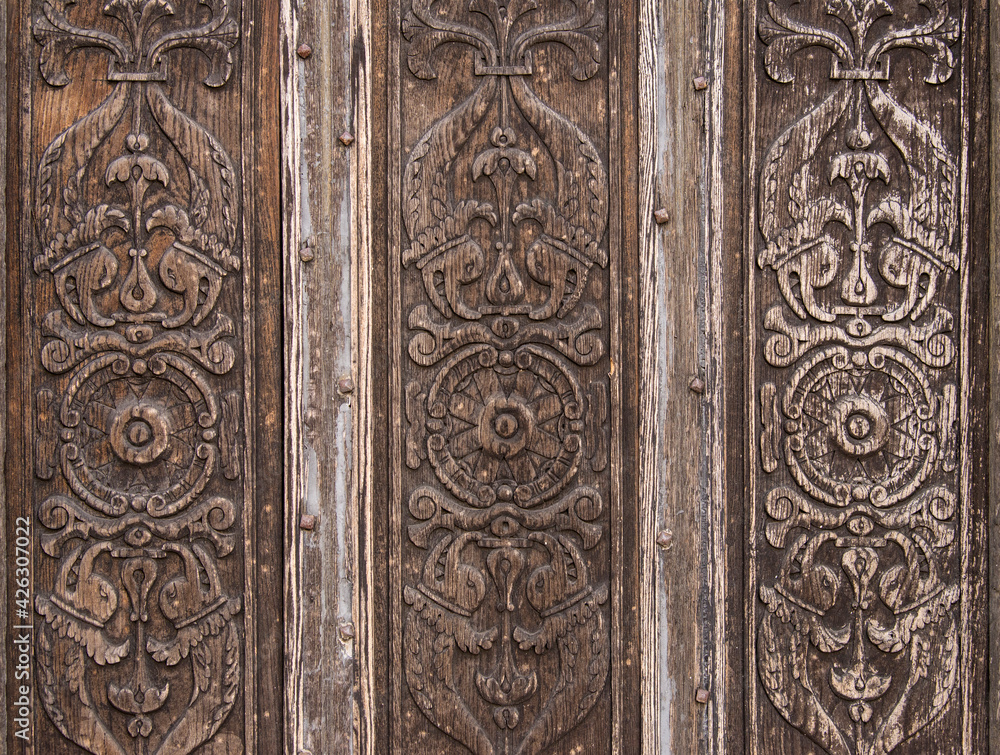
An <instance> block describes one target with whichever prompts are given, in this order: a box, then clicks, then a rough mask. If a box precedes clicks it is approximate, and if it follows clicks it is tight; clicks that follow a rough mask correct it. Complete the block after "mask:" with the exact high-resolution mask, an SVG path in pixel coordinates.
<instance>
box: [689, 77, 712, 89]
mask: <svg viewBox="0 0 1000 755" xmlns="http://www.w3.org/2000/svg"><path fill="white" fill-rule="evenodd" d="M692 83H693V84H694V88H695V89H696V90H697V91H699V92H700V91H701V90H702V89H708V79H706V78H705V77H704V76H697V77H695V80H694V81H693V82H692Z"/></svg>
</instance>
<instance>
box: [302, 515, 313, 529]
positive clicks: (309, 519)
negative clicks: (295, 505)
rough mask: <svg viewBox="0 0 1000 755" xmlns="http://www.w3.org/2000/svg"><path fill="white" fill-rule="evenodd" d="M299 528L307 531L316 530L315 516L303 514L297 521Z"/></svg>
mask: <svg viewBox="0 0 1000 755" xmlns="http://www.w3.org/2000/svg"><path fill="white" fill-rule="evenodd" d="M299 528H300V529H304V530H309V531H312V530H314V529H316V515H315V514H303V515H302V518H301V519H299Z"/></svg>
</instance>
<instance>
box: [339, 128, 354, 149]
mask: <svg viewBox="0 0 1000 755" xmlns="http://www.w3.org/2000/svg"><path fill="white" fill-rule="evenodd" d="M340 143H341V144H343V145H344V146H345V147H350V146H351V145H352V144H354V134H352V133H351V132H350V131H345V132H344V133H342V134H341V135H340Z"/></svg>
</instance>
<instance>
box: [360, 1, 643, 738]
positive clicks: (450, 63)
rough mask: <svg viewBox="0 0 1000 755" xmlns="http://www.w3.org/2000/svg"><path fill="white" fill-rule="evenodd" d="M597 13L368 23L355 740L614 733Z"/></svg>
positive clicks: (456, 7)
mask: <svg viewBox="0 0 1000 755" xmlns="http://www.w3.org/2000/svg"><path fill="white" fill-rule="evenodd" d="M621 11H622V12H619V13H616V12H613V10H612V8H610V7H609V6H608V5H607V4H606V3H604V2H603V0H602V1H601V2H592V1H590V0H572V1H571V2H564V3H535V2H530V1H526V0H515V1H514V2H509V3H506V2H496V1H495V0H475V1H474V2H471V3H470V2H468V1H467V0H455V1H454V2H438V3H434V4H433V7H432V4H431V3H427V2H424V1H422V0H413V1H412V2H411V1H410V0H404V1H403V2H394V3H388V4H387V7H386V8H383V9H381V11H380V12H381V13H382V14H384V15H383V16H382V17H381V18H377V19H376V20H375V21H374V22H373V28H374V29H381V28H386V29H388V33H387V38H383V39H378V38H377V37H376V44H381V45H384V47H383V49H382V50H379V51H377V52H376V54H375V55H374V56H373V57H374V60H375V61H377V63H376V64H377V65H379V64H381V65H384V66H385V67H384V68H383V72H384V75H385V76H386V82H387V83H386V87H385V89H386V92H387V97H386V99H384V100H383V101H382V105H381V106H382V107H383V108H384V109H383V110H382V112H381V113H380V114H378V116H377V117H378V119H377V120H376V126H375V128H374V134H375V136H374V138H375V139H376V140H382V142H383V144H384V145H385V146H386V148H385V151H384V153H382V154H384V155H385V157H384V159H385V164H384V167H382V166H379V165H376V166H375V168H374V174H375V176H376V178H378V177H380V176H387V177H388V181H387V182H384V183H382V182H378V183H377V184H376V186H377V190H376V197H377V199H376V204H375V207H376V212H377V213H378V214H377V216H376V221H375V227H376V230H377V231H379V232H381V233H385V235H384V236H381V237H380V238H379V239H378V240H377V241H376V243H375V248H376V249H377V250H381V249H386V250H387V254H386V255H385V256H382V254H381V251H378V252H377V253H376V275H378V276H379V278H380V279H381V280H380V281H377V282H376V283H375V285H374V290H375V291H376V295H377V299H376V304H375V310H376V311H377V312H379V313H380V315H383V316H384V317H379V318H378V319H377V320H376V324H375V328H376V331H377V333H378V334H377V335H376V336H375V338H376V339H385V340H384V344H385V347H383V346H381V345H380V346H378V347H377V348H376V353H375V359H376V367H375V370H374V373H375V374H376V375H377V376H379V378H380V385H381V390H384V391H385V394H384V395H385V397H386V402H387V406H386V409H387V411H386V412H385V414H384V417H385V424H384V425H382V426H381V427H379V428H378V429H377V433H378V435H377V436H376V440H375V449H376V453H377V454H379V455H378V456H377V458H379V459H380V461H381V464H379V465H378V466H379V468H380V469H382V470H385V471H386V473H387V474H386V476H385V477H384V478H383V479H381V480H380V482H381V483H382V484H384V485H385V487H384V495H385V499H384V500H387V501H388V502H389V503H388V506H387V508H386V518H385V519H384V520H382V521H380V522H378V523H377V526H378V527H379V528H380V529H379V536H378V537H377V538H376V541H377V542H378V543H379V544H380V545H382V544H384V549H383V548H382V547H379V548H378V550H377V551H376V559H375V563H376V564H384V563H387V564H388V565H389V569H388V574H385V573H384V572H383V573H381V574H379V575H378V576H379V577H380V578H381V579H386V580H387V583H386V587H387V589H385V590H380V591H378V592H377V594H376V595H377V598H376V599H377V600H380V601H381V605H380V606H379V608H378V610H379V611H380V612H381V615H382V621H384V624H383V631H384V632H385V634H384V635H383V640H382V641H384V642H386V647H387V653H388V655H387V658H386V660H385V665H384V666H383V667H382V669H381V670H380V672H381V673H382V674H384V676H383V677H382V681H381V682H379V683H378V688H377V689H378V692H377V694H380V695H384V696H385V699H386V700H387V702H388V704H387V705H385V706H384V709H383V711H382V713H381V716H382V717H381V719H380V723H379V725H377V726H376V727H375V736H376V737H377V738H378V744H377V746H376V747H375V751H377V752H404V751H406V749H407V748H408V747H411V746H413V743H419V747H420V748H422V749H423V750H424V751H427V752H445V751H448V752H452V751H453V752H464V751H471V752H474V753H478V755H486V754H488V753H497V754H499V753H515V752H519V753H538V752H543V751H545V752H605V751H611V750H612V748H614V749H615V750H616V751H622V752H629V751H632V752H634V751H636V749H634V748H636V747H637V746H638V745H637V744H636V743H637V741H638V735H639V726H638V722H637V715H638V712H639V711H638V708H636V707H635V706H634V705H631V704H630V703H629V699H630V696H632V699H634V696H635V695H636V693H637V690H638V684H637V678H638V677H637V672H638V664H635V665H632V664H631V662H630V658H631V657H633V656H635V655H636V654H637V652H638V651H637V644H636V638H635V633H636V622H635V617H636V614H635V611H634V610H633V608H632V606H633V605H634V601H635V590H636V588H637V579H635V578H634V574H635V564H636V558H635V547H634V540H635V534H634V533H635V526H636V508H635V500H636V497H635V494H634V490H635V486H636V475H635V472H634V470H635V466H634V465H635V452H634V451H635V445H636V440H637V439H636V433H635V428H636V426H637V425H636V422H635V411H636V394H635V388H636V383H635V379H636V366H635V364H636V339H635V293H634V292H635V285H636V269H637V264H636V260H637V256H636V255H637V249H636V245H635V242H634V238H635V223H634V219H635V201H636V187H637V181H636V174H635V162H636V158H637V148H636V139H635V133H634V123H635V121H634V108H635V73H634V71H635V67H636V57H635V51H634V50H635V43H636V40H635V28H636V27H635V8H634V7H632V6H631V5H630V4H626V7H625V8H624V9H621ZM383 24H385V25H384V26H383ZM382 129H384V131H383V130H382ZM381 381H384V382H381ZM383 465H384V466H383ZM379 497H380V496H379V495H378V494H377V495H376V499H378V498H379ZM383 558H384V559H385V560H383Z"/></svg>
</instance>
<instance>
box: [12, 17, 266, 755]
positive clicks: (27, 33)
mask: <svg viewBox="0 0 1000 755" xmlns="http://www.w3.org/2000/svg"><path fill="white" fill-rule="evenodd" d="M9 8H10V10H11V12H10V16H11V21H12V26H13V30H14V34H13V39H14V40H16V44H19V48H18V50H19V52H18V55H17V68H18V69H19V78H15V79H14V81H15V84H14V87H16V91H18V92H19V95H18V96H17V98H16V99H15V102H16V101H18V100H20V101H21V102H23V105H24V107H23V109H20V110H19V109H18V108H12V109H11V117H12V123H13V124H14V128H12V129H11V133H13V134H18V135H19V138H18V139H16V140H15V141H14V142H13V145H14V147H13V148H12V154H11V159H10V162H11V166H12V167H11V170H10V172H9V176H11V177H12V178H14V179H16V180H15V181H12V182H11V185H20V186H24V187H25V191H24V192H23V194H22V195H21V196H15V197H14V198H13V200H12V202H11V208H12V209H11V216H12V219H13V221H14V226H13V227H14V229H15V232H14V233H13V234H12V235H11V236H10V237H9V240H10V243H9V244H8V271H9V283H8V297H9V298H8V302H9V305H10V306H9V309H8V313H7V314H8V319H7V323H8V337H9V341H10V344H11V351H10V354H11V358H9V359H8V386H9V387H10V393H9V396H10V407H11V411H10V413H9V417H10V423H9V428H10V433H11V437H12V448H18V449H19V450H20V451H21V453H20V454H12V455H11V456H10V457H9V458H8V469H7V473H8V477H7V479H8V484H9V488H8V496H9V497H8V507H7V512H8V523H7V526H8V528H9V529H8V532H10V533H11V534H12V535H14V537H13V538H12V539H9V540H8V555H9V557H10V563H12V564H14V565H15V568H13V569H12V570H11V571H10V577H11V580H10V582H9V584H8V589H9V590H10V592H9V595H10V596H11V598H12V600H13V601H14V602H13V603H12V606H13V607H14V610H12V611H11V612H10V613H9V614H8V632H10V633H11V635H10V636H12V637H24V638H26V642H27V643H29V644H30V646H31V648H32V651H33V655H34V660H35V662H34V664H33V665H30V664H29V666H28V667H27V669H26V671H25V674H24V675H23V676H15V675H10V676H9V677H8V679H9V686H8V695H9V697H8V699H9V700H15V699H18V698H19V697H24V696H25V692H26V694H27V698H28V699H29V700H30V703H29V705H28V706H27V709H26V710H25V711H24V712H25V713H26V715H19V716H18V717H17V718H16V719H13V718H12V719H11V720H10V721H9V724H10V726H9V740H8V748H9V750H8V751H10V752H22V751H26V750H25V748H26V747H27V746H28V743H29V742H30V745H31V746H32V747H33V748H34V751H35V752H46V753H71V752H72V753H76V752H82V751H88V752H93V753H100V754H101V755H104V754H106V753H120V754H123V753H154V752H155V753H163V755H168V754H169V755H181V754H182V753H189V752H193V751H195V750H198V751H199V752H212V753H220V754H221V753H237V752H248V753H250V752H277V751H278V749H279V746H280V745H279V743H280V741H281V737H280V730H279V728H280V727H279V723H278V722H279V720H280V704H281V681H280V680H281V676H280V673H281V651H280V648H281V637H282V635H281V631H280V621H279V622H275V621H274V620H273V617H274V615H275V612H276V610H278V611H280V605H281V603H280V600H281V580H280V574H281V570H280V564H281V561H280V550H281V549H280V546H279V545H278V544H279V543H280V542H281V530H280V512H281V505H280V495H281V464H280V458H281V454H280V445H279V444H280V420H281V411H280V406H281V403H280V364H281V352H280V341H279V340H277V338H276V334H277V333H278V332H280V329H279V327H278V323H280V320H279V319H278V312H279V311H280V310H279V309H278V307H277V304H278V296H277V295H278V293H279V291H280V288H279V286H280V278H279V274H278V270H279V266H278V265H279V261H280V257H279V251H278V250H279V249H280V246H279V243H278V242H279V239H278V235H277V234H278V231H277V229H278V223H277V222H276V220H277V213H276V209H275V208H276V207H277V206H278V202H277V200H278V193H277V175H276V171H275V167H276V165H277V147H278V143H277V137H276V129H275V125H276V118H275V114H276V106H277V94H278V92H277V87H276V86H275V84H276V81H277V77H276V73H277V72H276V70H275V68H274V66H273V64H271V63H270V62H268V61H266V56H267V55H268V54H269V51H272V50H273V48H274V47H275V43H276V39H275V35H274V34H273V33H272V34H269V35H264V34H261V31H260V30H261V28H262V27H263V28H266V27H267V25H268V24H273V22H274V20H275V19H274V15H275V14H274V13H273V11H274V8H275V5H274V4H269V3H266V2H245V3H240V2H227V1H226V0H211V1H209V2H199V1H198V0H174V2H171V3H165V2H159V1H158V0H115V1H114V2H111V3H103V2H89V1H88V2H78V3H70V2H36V3H26V4H24V6H23V7H22V4H20V3H17V2H14V3H11V4H9ZM258 57H260V58H261V59H260V60H258V59H257V58H258ZM14 87H12V88H14ZM261 544H263V547H261ZM264 610H266V611H268V612H269V621H268V622H267V623H266V624H263V625H262V624H261V623H260V622H258V620H257V617H258V615H259V614H260V612H261V611H264ZM257 648H269V650H268V652H267V653H266V654H261V653H259V652H258V651H257ZM198 748H201V749H200V750H199V749H198Z"/></svg>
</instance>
